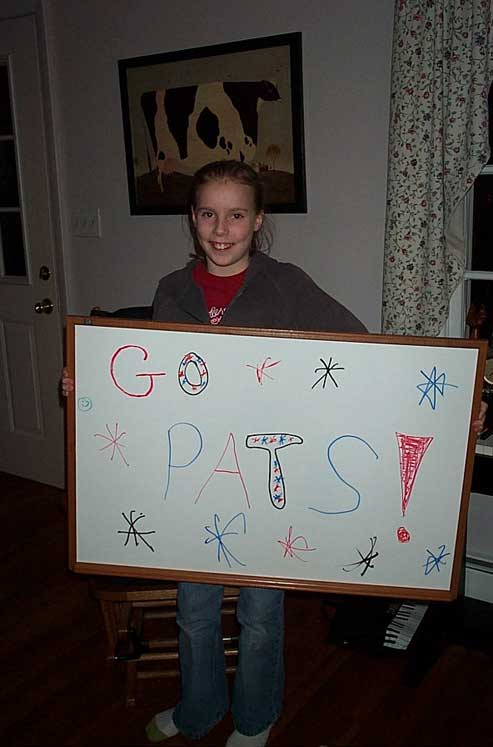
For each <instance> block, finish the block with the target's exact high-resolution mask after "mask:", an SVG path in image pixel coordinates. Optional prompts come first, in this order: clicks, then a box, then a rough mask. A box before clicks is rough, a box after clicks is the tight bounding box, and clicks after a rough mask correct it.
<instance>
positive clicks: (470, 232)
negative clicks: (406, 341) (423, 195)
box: [444, 85, 493, 356]
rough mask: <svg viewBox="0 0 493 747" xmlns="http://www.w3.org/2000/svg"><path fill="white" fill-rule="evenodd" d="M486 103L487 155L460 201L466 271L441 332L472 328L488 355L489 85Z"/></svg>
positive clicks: (492, 324)
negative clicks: (484, 162)
mask: <svg viewBox="0 0 493 747" xmlns="http://www.w3.org/2000/svg"><path fill="white" fill-rule="evenodd" d="M488 104H489V115H490V117H489V140H490V153H491V155H490V158H489V161H488V164H487V165H486V166H485V167H484V169H483V170H482V172H481V174H480V175H479V176H478V178H477V179H476V181H475V182H474V186H473V188H472V189H471V190H470V191H469V193H468V195H467V196H466V198H465V201H464V210H463V216H462V218H463V226H464V231H463V235H464V237H465V242H466V271H465V274H464V282H463V284H462V285H461V286H460V287H459V288H458V289H457V291H456V292H455V294H454V296H453V297H452V300H451V303H450V317H449V320H448V323H447V325H446V328H445V330H444V333H445V334H446V335H449V336H453V337H469V335H470V333H471V332H472V330H475V334H477V336H478V337H480V338H482V339H487V340H488V341H489V347H490V348H491V350H490V352H489V356H490V355H491V356H493V85H492V87H491V88H490V93H489V97H488Z"/></svg>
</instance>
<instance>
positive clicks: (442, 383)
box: [416, 366, 458, 410]
mask: <svg viewBox="0 0 493 747" xmlns="http://www.w3.org/2000/svg"><path fill="white" fill-rule="evenodd" d="M420 373H421V374H422V375H423V376H424V377H425V380H426V381H425V382H424V383H423V384H418V385H417V386H416V389H419V391H420V392H421V393H422V397H421V399H420V400H419V404H420V405H421V404H422V402H423V400H424V399H427V400H428V402H429V403H430V405H431V409H432V410H435V409H436V406H437V393H438V394H440V395H441V396H442V397H443V396H444V392H445V387H446V386H449V387H453V388H454V389H458V386H457V385H456V384H448V383H447V375H446V374H445V372H444V373H441V374H440V375H439V376H437V367H436V366H433V368H432V370H431V373H430V374H429V375H428V374H426V373H425V372H424V371H421V372H420ZM430 392H431V394H430Z"/></svg>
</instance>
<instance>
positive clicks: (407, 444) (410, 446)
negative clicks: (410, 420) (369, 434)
mask: <svg viewBox="0 0 493 747" xmlns="http://www.w3.org/2000/svg"><path fill="white" fill-rule="evenodd" d="M395 435H396V437H397V443H398V446H399V464H400V473H401V491H402V498H401V510H402V515H403V516H405V515H406V509H407V506H408V504H409V501H410V499H411V493H412V490H413V486H414V481H415V480H416V476H417V474H418V469H419V466H420V464H421V462H422V460H423V457H424V455H425V454H426V450H427V449H428V446H429V445H430V444H431V442H432V441H433V436H408V435H407V434H405V433H396V434H395ZM397 539H398V541H399V542H409V540H410V539H411V535H410V534H409V532H408V531H407V529H406V528H405V527H399V528H398V529H397Z"/></svg>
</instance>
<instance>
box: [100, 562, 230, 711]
mask: <svg viewBox="0 0 493 747" xmlns="http://www.w3.org/2000/svg"><path fill="white" fill-rule="evenodd" d="M91 588H92V592H93V594H94V596H95V597H96V599H97V600H98V602H99V606H100V609H101V613H102V616H103V620H104V626H105V630H106V638H107V647H108V648H107V650H108V659H109V660H111V661H114V662H118V663H119V664H121V665H123V666H124V667H125V669H126V703H127V705H128V706H133V705H135V699H136V694H137V684H138V681H139V680H145V679H151V678H156V677H159V678H162V677H177V676H178V675H179V668H178V626H177V623H176V596H177V585H176V583H172V582H166V581H147V580H143V581H141V580H138V579H129V578H116V577H115V578H113V577H105V576H103V577H95V578H93V579H91ZM238 594H239V589H237V588H233V587H225V588H224V599H223V605H222V610H221V617H222V623H223V640H224V650H225V654H226V666H227V670H226V671H227V672H234V671H235V669H236V659H237V654H238V629H237V625H236V618H235V610H236V602H237V599H238ZM156 621H157V622H156Z"/></svg>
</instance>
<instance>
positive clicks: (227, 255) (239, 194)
mask: <svg viewBox="0 0 493 747" xmlns="http://www.w3.org/2000/svg"><path fill="white" fill-rule="evenodd" d="M192 218H193V222H194V224H195V228H196V231H197V237H198V240H199V243H200V246H201V247H202V249H203V250H204V253H205V256H206V263H207V269H208V271H209V272H210V273H212V274H213V275H222V276H223V277H224V276H227V275H236V274H237V273H239V272H243V270H246V268H247V267H248V264H249V262H250V249H251V245H252V238H253V234H254V233H255V231H258V230H259V228H260V226H261V225H262V220H263V214H262V213H259V214H256V213H255V206H254V196H253V190H252V188H251V187H250V186H248V185H247V184H241V183H240V182H236V181H231V180H223V181H211V182H208V183H206V184H204V185H203V186H202V187H200V189H199V190H198V194H197V204H196V206H195V207H194V208H193V210H192Z"/></svg>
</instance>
